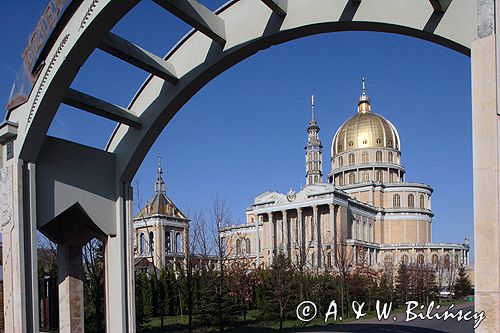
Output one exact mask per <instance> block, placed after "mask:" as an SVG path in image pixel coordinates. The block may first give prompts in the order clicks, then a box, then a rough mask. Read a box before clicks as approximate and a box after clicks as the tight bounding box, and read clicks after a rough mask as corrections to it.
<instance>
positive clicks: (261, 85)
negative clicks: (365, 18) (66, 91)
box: [0, 0, 473, 242]
mask: <svg viewBox="0 0 500 333" xmlns="http://www.w3.org/2000/svg"><path fill="white" fill-rule="evenodd" d="M203 2H204V3H205V4H206V5H207V6H209V7H210V8H212V9H215V8H216V7H218V6H219V5H220V4H221V3H222V1H203ZM45 4H46V1H35V0H32V1H28V0H19V1H13V0H6V1H2V3H1V4H0V40H1V42H2V45H3V47H2V48H0V101H1V103H4V104H6V102H7V98H8V95H9V92H10V88H11V84H12V82H13V80H14V77H15V72H16V70H17V68H18V67H19V66H20V64H21V59H20V55H21V53H22V51H23V49H24V47H25V46H26V42H27V39H28V35H29V33H30V32H31V30H32V29H33V27H34V25H35V23H36V21H37V19H38V17H39V15H40V13H41V12H42V10H43V8H44V7H45ZM189 29H190V27H188V26H187V25H185V24H184V23H183V22H181V21H179V20H178V19H177V18H175V17H173V16H172V15H171V14H169V13H167V12H165V11H164V10H162V9H161V8H160V7H158V6H156V5H155V4H154V3H152V1H148V0H146V1H142V2H141V3H140V4H139V5H138V6H137V7H136V8H135V9H134V10H133V11H132V12H131V13H129V15H128V16H127V17H125V18H124V19H123V20H122V21H121V22H120V23H119V24H118V25H117V26H116V27H115V28H114V30H113V31H114V32H115V33H117V34H119V35H120V36H123V37H125V38H127V39H129V40H131V41H133V42H134V43H137V44H139V45H140V46H142V47H144V48H146V49H148V50H150V51H152V52H155V53H156V54H158V55H163V54H165V53H166V52H167V51H168V50H169V49H170V48H171V47H173V45H174V44H175V43H176V41H177V40H178V39H179V38H181V37H182V36H183V35H184V34H185V33H186V32H188V31H189ZM363 76H365V77H366V80H367V92H368V95H370V97H371V99H372V110H373V111H374V112H377V113H380V114H382V115H383V116H385V117H386V118H388V119H390V120H391V121H392V122H393V124H394V125H395V126H396V127H397V129H398V131H399V134H400V136H401V141H402V159H403V164H404V166H405V167H406V171H407V180H408V181H416V182H423V183H427V184H430V185H431V186H432V187H433V188H434V190H435V192H434V195H433V206H432V208H433V211H434V213H435V217H434V221H433V241H434V242H438V241H452V242H461V241H463V238H464V236H466V235H469V236H470V237H472V235H473V211H472V209H473V201H472V147H471V99H470V88H471V87H470V59H469V58H468V57H466V56H464V55H462V54H459V53H457V52H454V51H451V50H449V49H446V48H444V47H442V46H439V45H435V44H432V43H429V42H426V41H422V40H419V39H415V38H411V37H406V36H399V35H393V34H383V33H373V32H341V33H331V34H323V35H317V36H312V37H308V38H304V39H299V40H295V41H292V42H289V43H286V44H282V45H278V46H274V47H271V48H269V49H267V50H265V51H261V52H259V53H257V54H256V55H254V56H253V57H251V58H249V59H247V60H245V61H243V62H242V63H240V64H238V65H236V66H235V67H233V68H231V69H229V70H228V71H227V72H225V73H223V74H222V75H220V76H219V77H217V78H216V79H214V80H213V81H212V82H210V83H209V84H208V85H207V86H206V87H205V88H204V89H202V90H201V91H200V92H199V93H198V94H197V95H196V96H195V97H194V98H193V99H192V100H191V101H189V102H188V103H187V104H186V105H185V106H184V107H183V108H182V109H181V111H180V112H179V113H178V114H177V115H176V116H175V117H174V119H173V120H172V121H171V122H170V123H169V124H168V125H167V127H166V128H165V130H164V131H163V133H162V134H161V136H160V137H159V138H158V140H157V141H156V143H155V144H154V146H153V147H152V149H151V150H150V152H149V154H148V156H147V157H146V159H145V160H144V162H143V163H142V166H141V168H140V169H139V171H138V173H137V175H136V184H137V186H136V189H138V190H139V192H140V197H141V198H140V199H141V200H140V201H141V202H140V203H141V204H143V203H144V202H145V200H146V199H148V198H149V197H150V196H151V194H152V192H153V182H154V178H155V166H156V155H157V154H161V155H162V156H163V162H164V169H165V178H166V182H167V191H168V194H169V196H170V197H171V198H172V199H173V200H174V202H176V203H177V205H178V206H179V207H180V208H182V209H185V210H187V211H194V210H197V209H201V208H207V207H208V206H210V203H211V200H212V198H213V196H214V195H215V194H219V195H225V196H226V198H227V204H228V206H229V207H230V209H231V211H232V216H233V222H234V223H243V221H244V210H245V208H246V207H247V206H249V205H250V204H251V203H252V201H253V198H254V197H255V196H256V195H258V194H259V193H261V192H263V191H266V190H270V189H271V190H279V191H283V192H286V191H288V189H289V188H290V187H293V188H295V189H298V188H299V187H300V184H301V181H302V180H303V179H304V172H305V166H304V157H305V155H304V145H305V143H306V140H307V133H306V127H307V122H308V120H309V118H310V95H311V94H314V95H315V101H316V115H317V117H316V118H317V120H318V123H319V126H320V128H321V131H320V138H321V140H322V142H323V146H324V151H323V162H324V164H323V165H324V173H325V174H327V173H328V172H329V170H330V145H331V140H332V138H333V135H334V134H335V131H336V129H337V128H338V127H339V126H340V125H341V124H342V123H343V122H344V121H345V120H346V119H347V118H348V117H350V116H351V115H353V114H354V113H355V112H356V102H357V98H358V96H359V94H360V88H361V87H360V86H361V77H363ZM146 77H147V74H146V73H144V72H142V71H141V70H138V69H137V68H134V67H132V66H130V65H128V64H126V63H123V62H121V61H119V60H117V59H114V58H113V57H111V56H109V55H107V54H104V53H103V52H101V51H96V52H94V54H92V56H91V57H90V59H89V61H88V62H87V63H86V64H85V65H84V66H83V68H82V69H81V71H80V73H79V74H78V77H77V78H76V80H75V82H74V83H73V84H72V87H73V88H76V89H79V90H81V91H84V92H86V93H90V94H92V95H94V96H97V97H100V98H103V99H106V100H108V101H111V102H113V103H116V104H119V105H122V106H127V105H128V103H129V101H130V99H131V98H132V96H133V95H134V94H135V92H136V90H137V89H138V88H139V86H140V84H141V83H142V82H143V81H144V80H145V79H146ZM114 126H115V124H114V123H113V122H111V121H108V120H104V119H100V118H96V117H94V116H89V115H87V114H85V113H84V112H82V111H79V110H76V109H72V108H70V107H65V106H62V107H61V108H60V110H59V112H58V115H57V116H56V119H55V121H54V123H53V125H52V127H51V129H50V134H51V135H55V136H58V137H62V138H66V139H71V140H74V141H76V142H80V143H83V144H87V145H90V146H94V147H99V148H103V147H104V146H105V145H106V142H107V139H108V137H109V135H110V134H111V132H112V130H113V128H114Z"/></svg>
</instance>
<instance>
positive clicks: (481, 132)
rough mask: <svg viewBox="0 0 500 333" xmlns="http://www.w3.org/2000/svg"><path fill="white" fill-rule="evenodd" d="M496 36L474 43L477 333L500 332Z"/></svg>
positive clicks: (473, 103) (484, 37)
mask: <svg viewBox="0 0 500 333" xmlns="http://www.w3.org/2000/svg"><path fill="white" fill-rule="evenodd" d="M496 48H497V43H496V36H495V34H494V33H493V32H492V33H491V34H489V35H487V36H480V38H478V39H477V40H475V41H473V42H472V48H471V56H472V59H471V63H472V143H473V145H472V146H473V175H474V235H475V239H474V247H475V251H474V252H475V253H474V255H475V272H474V275H475V293H476V294H475V311H478V312H479V311H485V314H486V319H485V320H484V321H483V322H482V323H481V325H480V326H479V327H478V328H477V329H476V332H499V331H500V313H499V312H498V308H499V307H500V261H499V256H500V211H499V209H500V200H499V196H500V192H499V177H500V173H499V171H500V168H499V148H500V146H499V135H500V118H499V114H500V112H499V105H498V88H499V84H498V79H497V78H498V68H497V62H498V59H499V57H498V54H497V52H496Z"/></svg>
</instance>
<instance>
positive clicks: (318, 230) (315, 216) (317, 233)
mask: <svg viewBox="0 0 500 333" xmlns="http://www.w3.org/2000/svg"><path fill="white" fill-rule="evenodd" d="M313 221H314V222H313V228H316V230H312V233H313V234H314V235H315V237H316V241H315V242H313V244H315V248H316V253H317V254H316V256H317V258H318V259H317V260H318V268H321V250H322V248H321V219H320V216H319V215H318V206H317V205H315V206H313Z"/></svg>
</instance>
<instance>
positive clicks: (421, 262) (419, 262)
mask: <svg viewBox="0 0 500 333" xmlns="http://www.w3.org/2000/svg"><path fill="white" fill-rule="evenodd" d="M424 264H425V257H424V255H423V254H419V255H418V256H417V265H419V266H423V265H424Z"/></svg>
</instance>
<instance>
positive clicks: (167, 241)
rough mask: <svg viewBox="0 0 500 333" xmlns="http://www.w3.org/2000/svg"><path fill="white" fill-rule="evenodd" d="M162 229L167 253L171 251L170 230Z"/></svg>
mask: <svg viewBox="0 0 500 333" xmlns="http://www.w3.org/2000/svg"><path fill="white" fill-rule="evenodd" d="M164 230H165V251H166V252H167V253H171V252H172V242H171V239H170V230H168V229H167V228H165V229H164Z"/></svg>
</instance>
